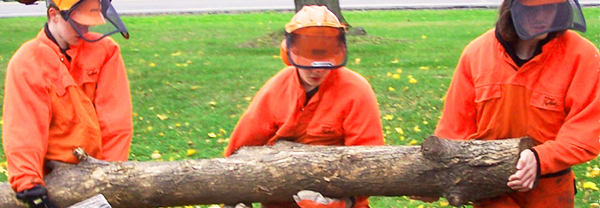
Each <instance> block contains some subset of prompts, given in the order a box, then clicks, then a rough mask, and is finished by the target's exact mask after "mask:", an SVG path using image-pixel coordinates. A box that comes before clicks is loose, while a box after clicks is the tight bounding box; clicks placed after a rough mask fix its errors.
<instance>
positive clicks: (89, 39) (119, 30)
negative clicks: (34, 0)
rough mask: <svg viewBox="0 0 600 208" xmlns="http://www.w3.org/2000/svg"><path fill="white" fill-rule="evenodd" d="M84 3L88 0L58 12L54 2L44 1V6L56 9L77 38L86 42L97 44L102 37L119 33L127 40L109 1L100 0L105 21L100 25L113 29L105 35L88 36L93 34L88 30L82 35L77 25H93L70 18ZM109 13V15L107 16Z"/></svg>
mask: <svg viewBox="0 0 600 208" xmlns="http://www.w3.org/2000/svg"><path fill="white" fill-rule="evenodd" d="M85 1H88V0H81V1H78V2H77V3H75V4H73V6H71V8H70V9H68V10H60V8H58V6H56V5H55V4H54V2H53V1H51V0H46V5H47V7H50V6H52V7H54V8H57V9H58V10H59V12H60V14H61V16H62V17H63V19H65V20H66V21H67V22H69V24H70V25H71V27H73V29H74V30H75V32H77V34H78V35H79V37H81V39H83V40H84V41H86V42H97V41H99V40H101V39H103V38H104V37H107V36H110V35H112V34H115V33H121V35H122V36H123V37H124V38H125V39H129V31H128V30H127V28H126V27H125V24H124V23H123V21H121V18H120V17H119V15H118V14H117V12H116V10H115V9H114V7H113V6H112V4H111V1H110V0H100V5H101V15H102V16H103V17H104V20H105V23H104V24H102V25H107V24H111V25H112V26H114V27H115V29H114V30H112V31H109V32H105V33H98V34H99V35H89V33H95V32H93V31H92V30H89V32H88V34H83V33H82V32H81V31H80V30H79V29H77V28H78V26H79V25H81V26H87V27H89V28H93V27H94V25H83V24H80V23H78V22H77V21H75V20H73V18H71V14H72V12H73V11H75V10H76V9H77V8H78V6H80V5H81V4H82V3H83V2H85ZM109 12H110V14H111V15H108V14H109ZM112 14H114V15H112ZM111 17H112V18H111ZM96 26H97V25H96Z"/></svg>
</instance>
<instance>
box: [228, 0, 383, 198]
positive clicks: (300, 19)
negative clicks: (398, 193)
mask: <svg viewBox="0 0 600 208" xmlns="http://www.w3.org/2000/svg"><path fill="white" fill-rule="evenodd" d="M285 32H286V39H285V43H283V44H282V45H281V46H282V51H283V52H282V54H283V55H284V56H282V61H283V62H284V63H285V64H286V65H287V66H286V67H285V68H284V69H283V70H281V71H280V72H279V73H277V74H276V75H275V76H274V77H272V78H271V79H270V80H269V81H267V83H266V84H265V85H264V86H263V87H262V88H261V89H260V90H259V91H258V93H257V94H256V95H255V97H254V99H253V101H252V102H251V103H250V106H249V107H248V109H247V110H246V112H245V113H244V115H243V116H242V117H241V118H240V120H239V122H238V123H237V125H236V127H235V129H234V130H233V132H232V135H231V138H230V141H229V144H228V146H227V148H226V150H225V156H226V157H228V156H230V155H232V154H233V153H234V152H235V151H236V150H237V149H239V148H241V147H243V146H261V145H272V144H274V143H275V142H277V141H279V140H288V141H292V142H297V143H302V144H309V145H335V146H354V145H373V146H374V145H384V141H383V132H382V128H381V120H380V113H379V107H378V105H377V99H376V97H375V93H374V92H373V90H372V89H371V86H370V84H369V83H368V81H367V80H366V79H365V78H364V77H362V76H361V75H359V74H358V73H356V72H353V71H351V70H350V69H348V68H346V67H344V64H345V63H346V60H347V49H346V40H345V26H344V25H343V24H341V23H340V22H339V20H338V19H337V17H336V16H335V15H334V14H333V13H332V12H331V11H329V10H328V9H327V7H325V6H304V7H303V8H302V9H301V10H300V11H298V12H297V13H296V14H295V15H294V17H293V18H292V20H291V21H290V22H289V23H288V24H286V25H285ZM292 199H296V201H298V203H297V204H296V203H293V202H270V203H263V204H262V206H263V207H267V208H280V207H303V208H311V207H330V208H338V207H339V208H344V207H357V208H365V207H369V202H368V197H346V198H345V199H332V198H328V197H324V196H322V195H321V194H320V193H317V192H314V191H310V190H304V191H301V192H300V193H298V194H297V195H295V196H290V201H291V200H292ZM352 201H354V202H352ZM240 206H241V205H238V207H240ZM226 207H228V206H226ZM229 207H232V206H230V205H229Z"/></svg>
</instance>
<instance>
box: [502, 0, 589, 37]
mask: <svg viewBox="0 0 600 208" xmlns="http://www.w3.org/2000/svg"><path fill="white" fill-rule="evenodd" d="M551 4H554V5H557V6H556V14H555V17H554V20H553V21H552V22H551V23H549V26H548V28H546V29H544V30H541V31H538V32H534V33H530V32H529V31H528V30H529V29H531V28H530V27H532V26H526V25H524V24H523V22H522V21H525V20H524V19H526V17H524V16H525V15H527V14H528V13H529V12H531V11H530V10H532V9H537V8H540V7H543V6H548V5H551ZM510 12H511V19H512V22H513V25H514V28H515V31H516V33H517V35H518V36H519V38H520V39H522V40H531V39H533V38H535V37H537V36H539V35H542V34H545V33H553V32H559V31H564V30H569V29H572V30H578V31H580V32H585V31H586V22H585V18H584V16H583V12H582V11H581V6H580V5H579V2H578V1H577V0H566V1H564V2H558V3H549V4H540V5H525V4H523V3H521V1H519V0H512V1H511V5H510ZM528 27H529V28H528Z"/></svg>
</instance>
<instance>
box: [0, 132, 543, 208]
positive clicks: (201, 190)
mask: <svg viewBox="0 0 600 208" xmlns="http://www.w3.org/2000/svg"><path fill="white" fill-rule="evenodd" d="M531 146H533V142H532V140H530V139H507V140H498V141H478V140H469V141H451V140H445V139H440V138H437V137H433V136H431V137H429V138H427V139H426V140H425V141H424V142H423V144H422V146H377V147H364V146H352V147H334V146H308V145H302V144H296V143H291V142H279V143H277V144H275V145H274V146H265V147H245V148H242V149H240V150H239V151H238V152H237V153H236V154H234V155H232V156H231V157H229V158H216V159H203V160H188V161H176V162H122V163H109V162H104V161H99V160H96V159H94V158H91V157H87V158H85V157H81V159H82V162H80V163H79V164H77V165H70V164H63V163H51V166H53V171H52V172H51V173H50V174H49V175H47V176H46V177H45V178H44V181H45V182H46V186H47V188H48V191H49V193H50V198H51V199H53V200H54V201H55V202H56V203H57V204H58V205H59V206H60V207H66V206H69V205H72V204H75V203H77V202H79V201H82V200H84V199H86V198H89V197H92V196H94V195H96V194H98V193H102V194H103V195H104V196H105V197H106V199H107V200H108V201H109V202H110V203H111V205H112V206H113V207H115V208H119V207H123V208H133V207H159V206H182V205H194V204H220V203H225V204H236V203H238V202H269V201H291V200H292V197H291V196H292V195H293V194H295V193H296V192H298V191H300V190H303V189H309V190H314V191H318V192H321V193H323V195H325V196H329V197H340V196H404V195H407V196H411V195H418V196H441V197H445V198H447V199H448V201H449V202H450V204H451V205H453V206H460V205H463V204H465V203H467V202H469V201H477V200H481V199H487V198H492V197H495V196H499V195H501V194H505V193H509V192H511V191H512V190H511V189H510V188H509V187H507V186H506V182H507V180H508V177H509V176H510V175H511V174H513V173H514V172H516V168H515V164H516V161H517V159H518V157H519V153H520V151H521V150H523V149H526V148H529V147H531ZM0 207H5V208H9V207H23V204H21V203H20V202H18V201H17V200H16V199H15V193H14V192H13V190H12V189H11V188H10V186H9V185H8V183H1V184H0Z"/></svg>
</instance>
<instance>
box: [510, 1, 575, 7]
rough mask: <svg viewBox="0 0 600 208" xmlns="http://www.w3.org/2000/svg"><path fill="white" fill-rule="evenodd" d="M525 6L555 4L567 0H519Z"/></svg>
mask: <svg viewBox="0 0 600 208" xmlns="http://www.w3.org/2000/svg"><path fill="white" fill-rule="evenodd" d="M519 2H520V3H521V4H523V5H525V6H538V5H544V4H557V3H563V2H567V0H519Z"/></svg>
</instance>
